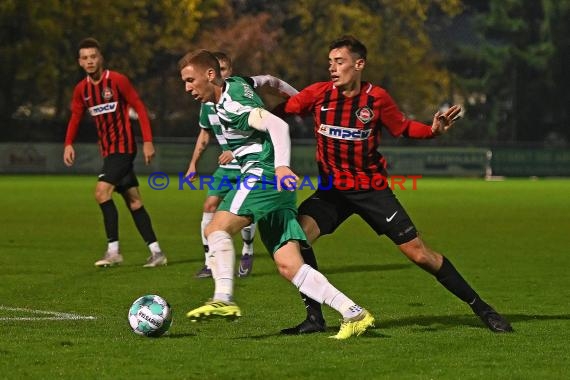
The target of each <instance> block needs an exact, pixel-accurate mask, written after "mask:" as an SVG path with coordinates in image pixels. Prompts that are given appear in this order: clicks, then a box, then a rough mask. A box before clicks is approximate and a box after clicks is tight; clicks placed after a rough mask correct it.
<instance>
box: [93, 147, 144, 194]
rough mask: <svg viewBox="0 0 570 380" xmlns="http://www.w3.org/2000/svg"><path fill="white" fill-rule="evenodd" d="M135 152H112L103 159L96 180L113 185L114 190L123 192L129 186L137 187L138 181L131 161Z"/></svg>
mask: <svg viewBox="0 0 570 380" xmlns="http://www.w3.org/2000/svg"><path fill="white" fill-rule="evenodd" d="M134 160H135V154H128V153H114V154H110V155H108V156H107V157H105V158H104V159H103V169H101V174H99V179H98V181H103V182H108V183H110V184H111V185H115V191H116V192H118V193H124V192H125V191H127V190H128V189H130V188H131V187H138V186H139V181H138V180H137V176H136V175H135V172H134V168H133V161H134Z"/></svg>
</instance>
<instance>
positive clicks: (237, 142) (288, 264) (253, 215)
mask: <svg viewBox="0 0 570 380" xmlns="http://www.w3.org/2000/svg"><path fill="white" fill-rule="evenodd" d="M179 69H180V75H181V78H182V80H183V81H184V84H185V89H186V92H188V93H190V94H191V95H192V96H193V97H194V99H196V100H198V101H200V102H202V103H207V102H213V103H214V105H215V109H216V114H217V116H218V117H219V119H220V122H221V124H222V130H223V134H224V137H226V140H227V142H228V147H229V148H230V150H231V151H232V153H233V156H234V157H235V158H236V159H237V161H238V163H239V165H240V167H241V171H242V177H243V181H242V182H241V183H240V186H239V187H238V188H234V189H232V190H230V191H229V192H228V194H227V195H226V196H225V198H224V199H223V201H222V203H221V204H220V206H219V207H218V209H217V210H216V212H215V214H214V218H213V219H212V221H211V222H210V224H208V226H207V227H206V231H205V234H206V237H207V239H208V245H209V247H210V252H209V260H210V263H211V265H212V276H213V278H214V283H215V289H214V296H213V298H212V300H211V301H208V302H206V304H205V305H204V306H201V307H198V308H196V309H193V310H191V311H189V312H188V313H187V314H186V316H187V317H188V318H190V319H191V320H192V321H199V320H203V319H208V318H211V317H224V318H230V319H231V318H236V317H239V316H241V310H240V308H239V307H238V305H237V304H236V303H235V302H234V301H233V267H234V260H235V254H234V246H233V242H232V235H235V234H236V233H238V232H239V231H240V230H241V229H242V228H243V227H245V226H247V225H249V224H251V223H252V222H257V224H258V227H259V230H260V232H261V238H262V240H263V243H264V245H265V247H266V248H267V249H268V251H269V252H270V253H271V254H272V256H273V260H274V261H275V264H276V265H277V268H278V270H279V273H280V274H281V275H282V276H283V277H284V278H286V279H287V280H289V281H291V282H292V283H293V284H294V285H295V286H296V287H297V288H298V289H299V291H301V292H302V293H304V294H306V295H308V296H309V297H311V298H313V299H315V300H317V301H319V302H320V303H325V304H327V305H329V306H331V307H332V308H333V309H335V310H336V311H338V312H339V313H340V314H342V316H343V321H342V323H341V326H340V330H339V332H338V333H337V334H336V335H334V336H333V337H334V338H335V339H346V338H349V337H351V336H354V335H360V334H362V333H363V332H364V331H365V330H366V329H367V328H369V327H370V326H373V324H374V317H373V316H372V314H370V313H369V312H368V311H367V310H366V309H363V308H362V307H360V306H359V305H357V304H356V303H355V302H354V301H352V300H351V299H350V298H348V297H347V296H346V295H345V294H343V293H342V292H340V291H339V290H338V289H336V288H335V287H334V286H333V285H332V284H331V283H330V282H329V281H328V280H327V279H326V277H325V276H323V275H322V274H321V273H320V272H318V271H317V270H315V269H313V268H311V267H310V266H309V265H307V264H305V263H304V262H303V259H302V257H301V253H300V244H303V243H306V239H307V238H306V236H305V234H304V232H303V230H302V229H301V227H300V225H299V223H298V222H297V219H296V216H297V208H296V193H295V192H294V191H284V189H285V190H287V189H292V188H293V187H294V185H295V182H296V180H297V179H298V177H297V176H296V175H295V173H294V172H293V171H292V170H291V169H290V168H289V161H290V156H291V140H290V137H289V126H288V124H287V123H285V122H284V121H283V120H281V119H280V118H278V117H277V116H275V115H273V114H271V113H270V112H268V111H266V110H265V109H264V105H263V102H262V101H261V99H260V98H259V96H258V95H257V94H256V93H255V91H254V90H253V88H252V87H251V86H250V85H249V84H248V83H247V82H246V81H245V80H244V79H243V78H240V77H229V78H227V79H225V80H224V79H222V77H221V74H220V65H219V62H218V60H217V59H216V57H215V56H214V55H213V54H212V53H210V52H209V51H207V50H198V51H194V52H190V53H188V54H186V55H185V56H184V57H183V58H182V59H181V60H180V62H179Z"/></svg>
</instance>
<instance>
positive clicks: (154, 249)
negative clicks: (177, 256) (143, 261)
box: [148, 241, 162, 255]
mask: <svg viewBox="0 0 570 380" xmlns="http://www.w3.org/2000/svg"><path fill="white" fill-rule="evenodd" d="M148 249H150V252H151V253H152V254H153V255H156V254H158V253H161V252H162V251H161V250H160V245H158V242H157V241H155V242H154V243H150V244H149V245H148Z"/></svg>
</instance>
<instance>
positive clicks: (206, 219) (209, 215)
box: [200, 212, 214, 268]
mask: <svg viewBox="0 0 570 380" xmlns="http://www.w3.org/2000/svg"><path fill="white" fill-rule="evenodd" d="M213 218H214V213H213V212H204V213H202V221H201V222H200V235H201V236H202V245H203V246H204V247H208V239H206V236H204V229H205V228H206V226H207V225H208V224H209V223H210V222H211V221H212V219H213ZM204 265H206V267H207V268H211V266H210V263H208V250H207V249H204Z"/></svg>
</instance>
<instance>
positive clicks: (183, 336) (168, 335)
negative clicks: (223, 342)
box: [160, 333, 198, 339]
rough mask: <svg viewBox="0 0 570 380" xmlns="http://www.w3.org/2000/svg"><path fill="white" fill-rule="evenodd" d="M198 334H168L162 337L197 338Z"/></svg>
mask: <svg viewBox="0 0 570 380" xmlns="http://www.w3.org/2000/svg"><path fill="white" fill-rule="evenodd" d="M196 336H198V334H196V333H180V334H170V333H168V334H166V335H163V336H161V337H160V338H161V339H180V338H188V337H196Z"/></svg>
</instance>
